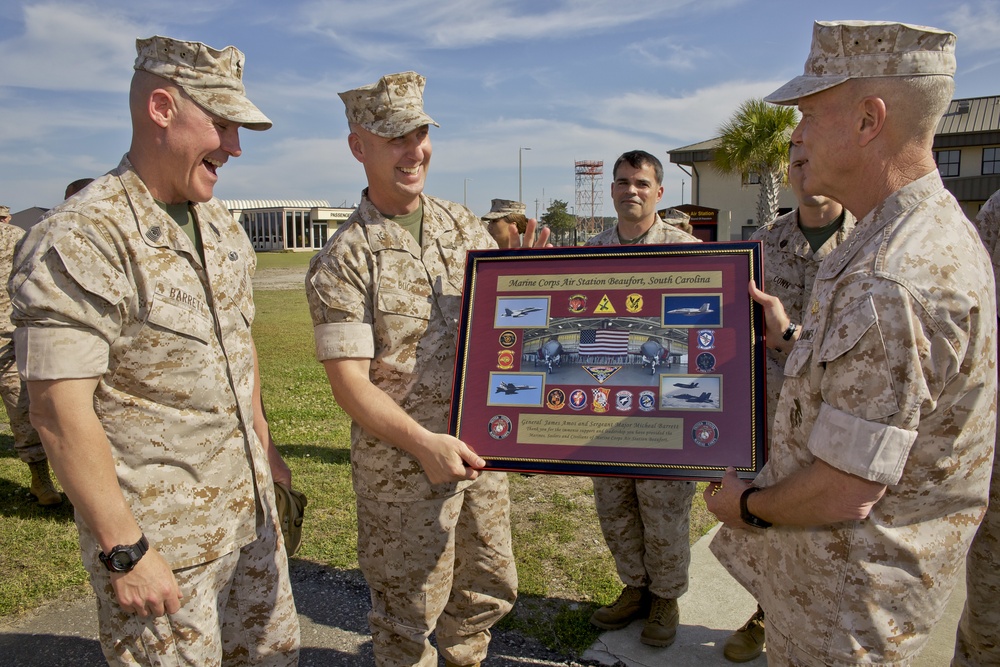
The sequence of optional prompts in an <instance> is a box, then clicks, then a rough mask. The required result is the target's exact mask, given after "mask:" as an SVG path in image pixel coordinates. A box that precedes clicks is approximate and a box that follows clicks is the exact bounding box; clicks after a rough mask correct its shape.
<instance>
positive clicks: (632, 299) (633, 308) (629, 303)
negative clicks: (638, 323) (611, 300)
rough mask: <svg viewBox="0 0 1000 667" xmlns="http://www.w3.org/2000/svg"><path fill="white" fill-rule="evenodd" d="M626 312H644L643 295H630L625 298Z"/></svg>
mask: <svg viewBox="0 0 1000 667" xmlns="http://www.w3.org/2000/svg"><path fill="white" fill-rule="evenodd" d="M625 310H627V311H628V312H630V313H640V312H642V295H641V294H629V295H628V296H627V297H625Z"/></svg>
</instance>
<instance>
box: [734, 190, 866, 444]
mask: <svg viewBox="0 0 1000 667" xmlns="http://www.w3.org/2000/svg"><path fill="white" fill-rule="evenodd" d="M852 229H854V216H853V215H851V214H850V212H849V211H846V210H845V211H844V224H843V225H841V227H840V229H839V230H837V232H836V233H835V234H834V235H833V236H831V237H830V238H829V239H827V240H826V243H824V244H823V245H822V246H820V247H819V248H817V249H816V252H813V250H812V248H811V247H809V241H808V240H807V239H806V237H805V235H804V234H803V233H802V230H801V229H800V228H799V209H797V208H796V209H795V210H793V211H790V212H789V213H786V214H784V215H779V216H778V217H777V218H775V219H774V220H772V221H771V222H769V223H767V224H766V225H764V226H763V227H761V228H759V229H758V230H757V231H755V232H754V233H753V235H752V236H751V237H750V238H751V240H753V241H761V242H762V243H763V247H762V249H763V255H764V262H765V266H764V291H765V292H767V293H768V294H770V295H771V296H775V297H778V300H779V301H781V305H782V306H783V307H784V308H785V314H786V315H788V317H789V318H790V319H791V321H792V322H795V323H796V324H798V323H799V322H801V321H802V320H803V319H804V318H805V313H806V303H807V302H808V301H809V295H810V294H811V293H812V286H813V283H814V282H815V281H816V271H817V270H818V269H819V266H820V264H821V263H822V262H823V260H824V259H825V258H826V256H827V255H829V254H830V252H831V251H833V249H834V248H836V247H837V246H838V245H840V244H841V243H842V242H843V241H844V239H845V238H847V235H848V234H849V233H850V232H851V230H852ZM786 359H788V354H787V353H786V352H782V351H781V350H775V349H773V348H770V347H769V348H767V430H768V433H769V434H770V432H771V425H772V424H773V423H774V413H775V411H776V410H777V409H778V396H779V395H780V394H781V384H782V382H783V381H784V379H785V360H786Z"/></svg>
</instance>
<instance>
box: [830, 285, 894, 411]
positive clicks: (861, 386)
mask: <svg viewBox="0 0 1000 667" xmlns="http://www.w3.org/2000/svg"><path fill="white" fill-rule="evenodd" d="M817 361H818V362H819V363H820V364H823V365H824V366H825V367H826V372H825V373H824V377H823V386H822V391H823V399H824V402H827V403H830V404H831V405H833V406H834V407H836V408H838V409H840V410H843V411H844V412H847V413H850V414H853V415H858V416H860V417H862V418H863V419H867V420H873V421H874V420H884V419H886V418H887V417H889V416H891V415H893V414H896V413H897V412H899V402H898V401H897V399H896V392H895V388H894V383H893V379H892V372H891V369H890V366H889V355H888V352H887V351H886V345H885V340H884V338H883V337H882V330H881V328H880V327H879V318H878V312H877V311H876V309H875V302H874V300H873V299H872V297H871V295H866V296H864V297H863V298H861V299H859V300H858V301H855V302H854V303H851V304H849V305H848V306H847V307H846V308H844V309H842V310H841V311H840V312H839V313H837V317H836V319H835V320H833V321H832V322H831V323H830V324H829V325H828V326H827V327H826V333H825V335H824V337H823V341H822V343H821V345H820V348H819V350H818V352H817Z"/></svg>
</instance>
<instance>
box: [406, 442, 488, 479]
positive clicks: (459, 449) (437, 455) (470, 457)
mask: <svg viewBox="0 0 1000 667" xmlns="http://www.w3.org/2000/svg"><path fill="white" fill-rule="evenodd" d="M430 436H431V437H430V440H429V441H428V442H427V443H425V444H424V446H423V448H422V452H423V453H422V454H418V455H416V456H417V460H418V461H419V462H420V466H421V467H422V468H423V469H424V474H426V475H427V479H429V480H430V482H431V484H442V483H444V482H460V481H462V480H466V479H470V480H471V479H476V478H477V477H479V470H478V469H481V468H484V467H485V466H486V461H484V460H483V459H482V457H480V456H479V455H478V454H476V453H475V452H474V451H472V448H471V447H469V446H468V445H467V444H465V443H464V442H462V441H461V440H459V439H458V438H455V437H453V436H451V435H448V434H447V433H431V434H430Z"/></svg>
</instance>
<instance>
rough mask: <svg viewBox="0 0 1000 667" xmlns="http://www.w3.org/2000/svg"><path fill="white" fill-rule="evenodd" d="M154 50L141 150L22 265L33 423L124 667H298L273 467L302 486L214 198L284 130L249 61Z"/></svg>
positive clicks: (230, 228)
mask: <svg viewBox="0 0 1000 667" xmlns="http://www.w3.org/2000/svg"><path fill="white" fill-rule="evenodd" d="M136 49H137V51H138V57H137V58H136V61H135V67H134V69H135V73H134V75H133V78H132V85H131V90H130V94H129V106H130V111H131V116H132V144H131V146H130V148H129V151H128V154H127V155H126V156H125V157H124V158H123V159H122V161H121V164H119V166H118V167H117V168H116V169H114V170H113V171H111V172H110V173H108V174H106V175H104V176H102V177H101V178H98V179H96V180H95V181H94V182H93V183H92V184H91V185H90V186H89V187H88V188H86V190H85V191H84V192H82V193H81V194H79V195H78V196H75V197H73V198H71V199H70V200H68V201H67V202H65V203H64V204H62V205H60V206H58V207H56V208H55V209H53V210H52V211H51V212H50V213H49V214H48V215H47V216H46V217H45V218H44V219H43V220H42V221H40V222H39V223H38V224H37V225H35V226H34V227H33V228H32V230H31V232H30V233H29V234H28V236H27V237H26V238H25V240H24V242H23V244H22V247H21V248H20V251H19V253H18V255H17V257H16V258H15V266H16V267H17V269H16V270H15V272H14V274H13V275H12V276H11V279H10V292H11V297H12V301H13V306H14V317H13V320H14V323H15V324H16V325H17V329H16V331H15V333H14V340H15V343H16V346H17V348H16V351H17V360H18V367H19V370H20V372H21V375H22V376H23V377H24V378H25V380H27V384H28V390H29V392H30V394H31V421H32V423H33V424H34V425H35V427H36V428H37V429H38V432H39V434H40V435H41V438H42V442H43V443H44V446H45V450H46V453H47V454H48V455H49V459H50V461H51V463H52V468H53V470H55V472H56V475H57V476H58V478H59V481H60V482H61V483H62V486H63V488H64V489H65V491H66V494H67V496H69V498H70V500H71V501H72V502H73V505H74V507H75V509H76V519H77V527H78V529H79V532H80V548H81V551H82V555H83V563H84V566H85V567H86V569H87V572H88V573H89V574H90V579H91V584H92V586H93V588H94V591H95V593H96V594H97V609H98V619H99V625H100V631H101V646H102V648H103V650H104V655H105V658H106V659H107V661H108V663H109V664H111V665H152V664H157V665H160V664H172V665H192V666H193V665H235V664H255V665H272V666H285V665H294V664H297V663H298V647H299V627H298V618H297V615H296V612H295V606H294V603H293V602H292V593H291V587H290V585H289V581H288V567H287V565H288V563H287V558H286V555H285V550H284V547H283V545H282V542H281V540H280V539H279V537H280V536H279V532H278V530H277V528H276V526H275V507H274V504H275V503H274V492H273V484H272V470H273V477H274V479H275V480H279V481H283V482H285V483H288V482H289V481H290V477H291V475H290V472H289V470H288V467H287V466H286V465H285V464H284V462H283V461H282V460H281V457H280V455H278V453H277V450H276V449H275V447H274V444H273V443H272V441H271V438H270V434H269V432H268V427H267V422H266V421H265V418H264V413H263V410H262V408H261V401H260V382H259V376H258V370H257V355H256V351H255V349H254V343H253V340H252V338H251V336H250V326H251V324H252V322H253V316H254V304H253V293H252V288H251V283H250V278H251V276H252V274H253V270H254V267H255V264H256V259H255V256H254V252H253V249H252V248H251V247H250V244H249V242H248V240H247V237H246V234H244V233H243V230H242V229H241V228H240V227H239V225H237V224H236V223H235V221H234V220H233V217H232V215H230V213H229V211H228V210H227V209H226V208H225V207H224V206H222V204H220V203H219V202H218V200H216V199H214V198H213V190H214V188H215V184H216V182H217V181H218V173H219V170H220V168H222V167H223V165H225V164H226V162H227V161H228V160H229V159H230V158H234V157H238V156H239V155H240V153H241V149H240V140H239V130H240V128H241V127H246V128H247V129H252V130H266V129H267V128H269V127H270V126H271V121H269V120H268V119H267V117H266V116H265V115H264V114H263V113H261V111H260V110H259V109H257V107H256V106H254V105H253V104H252V103H251V102H250V100H249V99H247V97H246V95H245V92H244V87H243V83H242V74H243V54H242V53H241V52H240V51H238V50H237V49H235V48H233V47H231V46H230V47H226V48H225V49H223V50H221V51H220V50H216V49H213V48H211V47H208V46H206V45H204V44H201V43H198V42H181V41H177V40H173V39H169V38H166V37H153V38H150V39H140V40H137V42H136Z"/></svg>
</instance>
